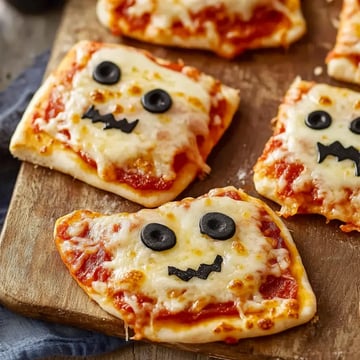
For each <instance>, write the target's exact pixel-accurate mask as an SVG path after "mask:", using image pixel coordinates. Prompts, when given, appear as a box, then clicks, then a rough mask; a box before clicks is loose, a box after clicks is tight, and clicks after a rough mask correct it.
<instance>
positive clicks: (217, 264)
mask: <svg viewBox="0 0 360 360" xmlns="http://www.w3.org/2000/svg"><path fill="white" fill-rule="evenodd" d="M222 262H223V258H222V256H220V255H217V256H216V258H215V260H214V261H213V263H212V264H200V265H199V267H198V269H197V270H194V269H192V268H187V269H186V270H181V269H179V268H177V267H175V266H168V275H175V276H177V277H178V278H179V279H181V280H183V281H189V280H191V279H192V278H193V277H197V278H199V279H202V280H206V279H207V278H208V276H209V275H210V274H211V273H212V272H213V271H215V272H220V271H221V264H222Z"/></svg>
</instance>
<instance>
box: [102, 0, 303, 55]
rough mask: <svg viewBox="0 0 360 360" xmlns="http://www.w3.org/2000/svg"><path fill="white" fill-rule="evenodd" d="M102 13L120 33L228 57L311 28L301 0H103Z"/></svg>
mask: <svg viewBox="0 0 360 360" xmlns="http://www.w3.org/2000/svg"><path fill="white" fill-rule="evenodd" d="M97 14H98V18H99V20H100V22H101V23H102V24H103V25H105V26H106V27H107V28H109V29H110V30H111V31H112V33H114V34H116V35H124V36H128V37H131V38H135V39H138V40H141V41H145V42H149V43H155V44H162V45H168V46H176V47H181V48H194V49H205V50H210V51H213V52H215V53H216V54H218V55H220V56H222V57H225V58H234V57H235V56H237V55H239V54H241V53H242V52H244V51H245V50H246V49H255V48H264V47H281V46H282V47H287V46H288V45H289V44H291V43H292V42H294V41H296V40H298V39H299V38H300V37H301V36H302V35H303V34H304V33H305V31H306V24H305V20H304V17H303V15H302V11H301V4H300V1H299V0H241V1H240V0H220V1H219V0H206V1H197V0H180V1H179V0H167V1H156V0H145V1H144V0H133V1H126V0H99V1H98V5H97Z"/></svg>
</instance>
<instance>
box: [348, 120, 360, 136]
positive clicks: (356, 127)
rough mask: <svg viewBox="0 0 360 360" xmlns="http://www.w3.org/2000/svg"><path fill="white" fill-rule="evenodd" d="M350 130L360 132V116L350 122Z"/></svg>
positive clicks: (355, 132)
mask: <svg viewBox="0 0 360 360" xmlns="http://www.w3.org/2000/svg"><path fill="white" fill-rule="evenodd" d="M349 128H350V131H351V132H353V133H354V134H360V117H358V118H356V119H354V120H353V121H352V122H351V123H350V127H349Z"/></svg>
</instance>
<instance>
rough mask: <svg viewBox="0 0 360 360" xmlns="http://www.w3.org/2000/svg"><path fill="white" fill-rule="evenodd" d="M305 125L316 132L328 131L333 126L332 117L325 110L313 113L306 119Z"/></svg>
mask: <svg viewBox="0 0 360 360" xmlns="http://www.w3.org/2000/svg"><path fill="white" fill-rule="evenodd" d="M305 124H306V126H308V127H309V128H311V129H314V130H322V129H326V128H328V127H329V126H330V125H331V116H330V114H328V113H327V112H326V111H323V110H317V111H313V112H311V113H310V114H309V115H308V116H307V117H306V119H305Z"/></svg>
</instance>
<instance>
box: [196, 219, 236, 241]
mask: <svg viewBox="0 0 360 360" xmlns="http://www.w3.org/2000/svg"><path fill="white" fill-rule="evenodd" d="M199 227H200V232H201V233H202V234H206V235H209V236H210V237H212V238H213V239H216V240H227V239H230V238H231V237H232V236H233V235H234V234H235V222H234V220H233V219H232V218H231V217H229V216H227V215H225V214H222V213H219V212H210V213H207V214H205V215H204V216H203V217H202V218H201V219H200V222H199Z"/></svg>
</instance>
